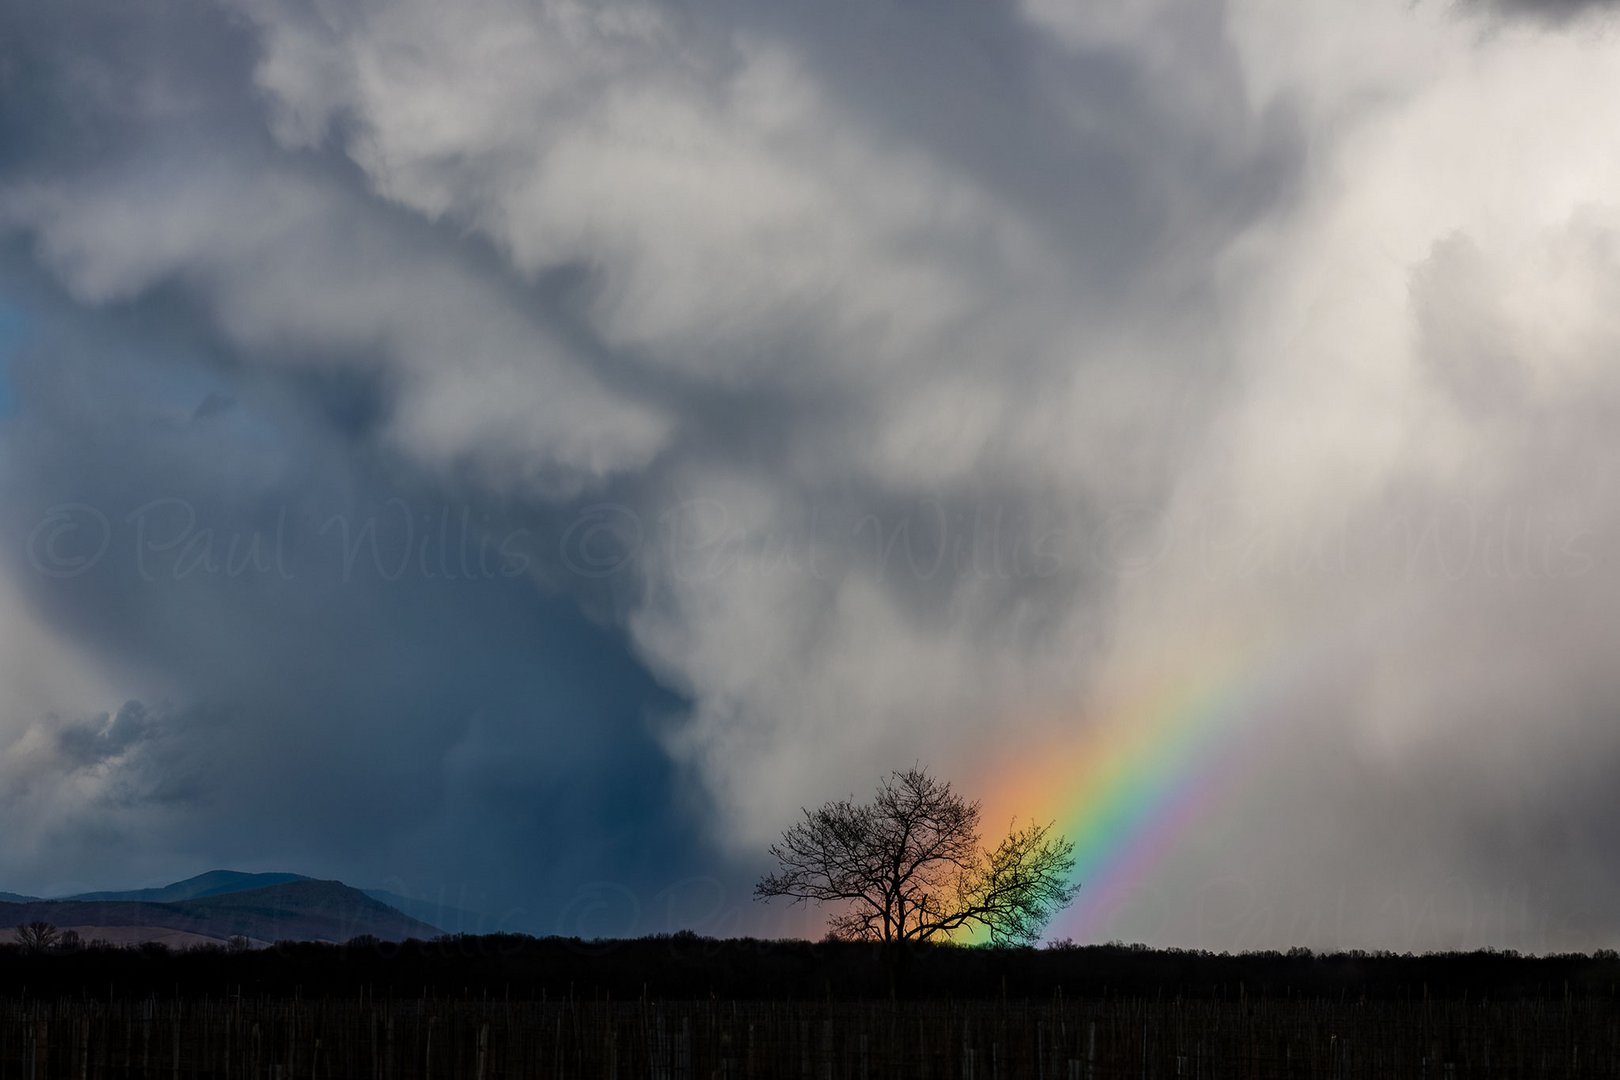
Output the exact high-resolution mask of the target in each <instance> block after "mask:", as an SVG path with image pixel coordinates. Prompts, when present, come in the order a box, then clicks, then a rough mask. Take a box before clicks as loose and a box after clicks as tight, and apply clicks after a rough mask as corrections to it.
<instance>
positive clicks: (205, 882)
mask: <svg viewBox="0 0 1620 1080" xmlns="http://www.w3.org/2000/svg"><path fill="white" fill-rule="evenodd" d="M309 880H311V879H310V878H307V877H305V876H304V875H303V874H244V873H242V872H241V871H240V870H210V871H208V872H207V873H205V874H198V875H197V876H196V877H189V878H186V879H185V880H184V881H176V882H174V883H173V884H170V885H164V886H162V887H160V888H156V889H123V890H116V891H112V892H87V893H77V894H75V895H73V896H62V897H58V898H57V899H59V900H137V901H145V902H147V903H153V904H173V903H177V902H179V901H181V900H198V899H201V898H202V897H205V896H223V895H224V894H226V893H234V892H245V891H247V890H248V889H263V888H265V887H267V886H270V885H285V884H287V883H288V882H292V881H309Z"/></svg>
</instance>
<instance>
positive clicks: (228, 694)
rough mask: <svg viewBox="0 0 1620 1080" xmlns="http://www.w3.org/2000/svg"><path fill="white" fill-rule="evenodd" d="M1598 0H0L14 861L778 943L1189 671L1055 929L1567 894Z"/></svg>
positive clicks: (1289, 934) (1602, 26)
mask: <svg viewBox="0 0 1620 1080" xmlns="http://www.w3.org/2000/svg"><path fill="white" fill-rule="evenodd" d="M1617 17H1620V16H1616V14H1614V7H1613V6H1612V5H1610V4H1606V3H1598V2H1586V3H1575V2H1569V0H1562V2H1542V3H1532V2H1529V0H1513V2H1508V0H1498V2H1457V3H1448V2H1440V0H1418V2H1416V3H1412V2H1409V0H1374V2H1371V3H1348V2H1346V3H1336V2H1323V3H1311V4H1278V3H1274V2H1271V0H1227V2H1225V3H1214V2H1210V0H1131V2H1127V3H1120V4H1106V5H1103V4H1097V5H1094V4H1080V3H1068V2H1063V0H1017V2H1007V3H985V2H984V0H938V2H936V3H932V4H927V5H921V4H917V3H911V2H903V0H817V2H816V3H799V2H788V3H781V4H772V5H762V4H751V3H742V2H739V0H665V2H659V3H651V2H639V0H623V2H617V3H612V4H597V3H585V2H579V0H466V2H464V3H457V4H448V3H444V2H442V0H349V2H338V0H11V2H8V3H6V4H5V5H3V6H0V822H3V828H0V889H5V890H11V891H20V892H25V893H39V894H61V893H67V892H71V891H75V890H80V889H90V888H106V887H132V886H136V885H148V884H154V883H161V882H164V881H169V880H173V879H175V878H179V877H183V876H186V875H188V874H191V873H195V872H199V871H201V870H204V869H208V868H212V867H231V868H236V869H244V870H292V871H297V872H301V873H306V874H314V875H318V876H323V877H326V876H330V877H338V878H342V879H343V880H345V881H349V882H351V883H354V884H359V885H365V886H380V887H385V888H389V889H391V890H393V891H395V892H400V893H407V894H411V895H415V896H424V897H430V898H442V899H444V900H445V901H446V902H449V903H453V904H455V905H457V906H460V907H463V908H466V909H469V910H473V911H477V912H479V913H482V914H483V915H484V916H485V918H486V919H487V925H485V926H483V927H480V928H485V929H514V930H524V931H530V932H535V933H564V934H581V935H584V936H595V935H608V934H613V935H618V934H641V933H650V932H655V931H661V930H671V929H677V928H681V927H690V928H693V929H696V930H698V931H700V932H703V933H710V934H732V933H741V932H752V933H760V934H768V935H788V934H804V935H809V936H819V933H820V925H819V922H818V921H817V919H816V917H815V915H814V913H813V912H812V913H808V914H806V913H804V912H802V911H784V910H780V909H772V908H768V907H762V906H760V905H758V904H755V903H754V902H753V901H752V900H751V899H750V889H751V884H752V882H753V880H754V879H755V878H756V877H757V876H758V874H759V873H760V872H761V871H762V870H763V869H765V868H766V867H765V864H764V862H763V859H764V848H765V846H766V845H767V844H768V843H769V842H770V840H771V839H772V838H773V837H774V836H775V835H776V834H777V833H779V832H780V830H781V829H782V828H783V827H784V826H785V825H787V824H788V823H790V822H791V821H792V820H793V819H794V817H795V816H796V815H797V813H798V809H799V807H800V806H803V805H813V804H815V803H819V802H820V801H822V800H824V799H827V798H831V797H837V796H842V795H845V794H850V793H854V794H863V793H865V792H868V791H870V789H871V788H872V786H873V784H874V783H875V782H876V781H877V780H878V779H879V778H880V776H881V775H882V774H883V773H884V772H886V771H887V770H889V769H892V768H905V767H908V766H910V765H911V764H913V763H919V762H920V763H924V764H926V765H927V766H929V767H930V768H932V769H934V770H935V771H936V772H938V773H939V774H941V775H943V776H946V777H949V778H951V779H952V780H954V781H955V782H956V783H957V785H958V786H959V787H960V788H961V789H962V790H963V791H965V792H966V793H968V794H970V795H974V794H978V793H979V792H980V790H981V789H982V790H984V791H992V792H994V793H995V797H994V799H993V800H992V801H991V802H990V803H988V804H987V810H991V811H994V812H995V813H997V814H1000V813H1017V814H1020V815H1025V816H1036V817H1040V818H1043V819H1044V818H1060V817H1065V816H1066V815H1072V814H1073V813H1074V812H1075V811H1076V808H1077V807H1080V806H1083V804H1084V803H1085V800H1086V798H1087V793H1086V792H1084V791H1078V790H1065V789H1064V788H1063V786H1062V784H1061V782H1059V783H1058V784H1057V786H1056V787H1054V786H1053V785H1052V783H1051V782H1050V780H1049V779H1048V781H1047V782H1045V783H1044V784H1043V785H1039V786H1037V785H1034V784H1031V785H1030V786H1028V787H1027V788H1023V787H1020V786H1019V784H1018V782H1017V778H1018V777H1020V776H1022V775H1025V773H1026V771H1027V770H1029V769H1034V768H1036V767H1037V766H1038V767H1039V769H1040V770H1041V773H1042V775H1043V776H1044V777H1048V778H1050V776H1051V775H1052V774H1053V772H1054V768H1053V762H1058V763H1059V764H1060V766H1061V763H1063V762H1065V761H1067V760H1069V759H1070V757H1069V756H1073V757H1074V760H1075V761H1076V774H1077V775H1078V774H1079V773H1080V772H1081V771H1083V770H1081V769H1080V767H1079V766H1080V765H1081V764H1082V762H1081V761H1080V760H1079V758H1080V757H1083V755H1085V754H1087V753H1089V752H1091V751H1090V750H1088V747H1091V746H1093V745H1094V742H1093V741H1092V736H1093V735H1095V734H1096V733H1097V731H1098V730H1099V729H1103V728H1107V727H1108V726H1109V725H1111V724H1123V723H1129V722H1133V721H1132V720H1131V717H1132V716H1134V715H1136V714H1133V713H1132V712H1131V710H1130V709H1129V708H1127V707H1125V705H1122V704H1121V703H1126V704H1128V703H1130V702H1132V701H1136V700H1141V699H1146V698H1152V697H1154V696H1155V694H1157V693H1158V691H1159V690H1160V689H1162V688H1164V687H1172V688H1174V687H1178V686H1187V687H1189V688H1191V689H1192V691H1193V692H1195V693H1206V694H1208V695H1213V696H1215V697H1217V698H1220V697H1224V699H1225V700H1226V701H1227V705H1226V706H1225V707H1224V708H1222V709H1217V710H1213V711H1212V713H1211V716H1212V717H1213V718H1212V719H1209V720H1208V721H1207V723H1204V724H1203V726H1202V727H1201V728H1200V729H1199V733H1198V734H1199V742H1198V746H1199V747H1200V750H1199V758H1198V760H1195V761H1191V762H1190V763H1188V766H1187V770H1186V772H1185V774H1184V776H1185V777H1187V778H1189V782H1192V781H1194V780H1196V781H1197V782H1198V783H1199V784H1201V785H1202V786H1203V787H1205V788H1210V787H1211V785H1210V784H1209V783H1208V781H1209V780H1210V777H1208V776H1200V775H1199V772H1200V770H1204V771H1211V770H1218V771H1219V772H1220V773H1221V775H1220V776H1217V777H1215V779H1216V780H1220V781H1222V782H1221V783H1217V784H1214V785H1213V788H1218V789H1219V790H1220V795H1219V797H1211V798H1210V799H1208V800H1207V801H1206V802H1205V803H1203V804H1201V805H1200V806H1199V807H1198V808H1197V809H1198V812H1197V813H1196V814H1195V815H1193V816H1192V818H1191V819H1190V820H1189V822H1188V823H1187V824H1186V825H1185V827H1184V828H1182V829H1180V830H1179V831H1178V832H1177V833H1176V835H1174V836H1173V837H1171V838H1170V839H1169V840H1168V842H1166V843H1165V844H1163V845H1162V846H1161V848H1156V849H1155V855H1154V858H1152V859H1151V860H1146V859H1143V860H1138V862H1140V863H1141V865H1140V866H1139V867H1138V868H1137V872H1136V874H1135V876H1134V877H1132V879H1131V880H1130V881H1128V882H1125V883H1124V884H1125V885H1128V890H1127V892H1126V893H1125V894H1124V895H1126V896H1127V898H1128V902H1124V903H1121V904H1120V905H1118V907H1117V909H1116V910H1111V911H1110V912H1107V913H1106V918H1102V919H1101V921H1094V922H1092V923H1087V924H1086V926H1085V928H1084V930H1085V933H1087V934H1091V935H1092V936H1095V937H1099V938H1102V939H1107V938H1121V939H1125V940H1143V941H1148V942H1150V943H1154V944H1164V945H1193V946H1202V947H1208V948H1217V949H1239V948H1261V947H1286V946H1288V945H1294V944H1303V945H1310V946H1315V947H1334V946H1340V947H1358V948H1394V949H1425V948H1437V947H1450V946H1459V945H1460V946H1476V945H1496V946H1502V947H1513V948H1520V949H1525V950H1534V951H1547V950H1554V949H1566V948H1577V949H1591V948H1596V947H1607V946H1611V945H1613V944H1614V943H1615V940H1616V938H1617V936H1620V813H1617V811H1620V795H1617V794H1616V787H1615V784H1614V781H1613V777H1614V775H1615V770H1616V768H1617V767H1620V664H1617V663H1616V653H1615V649H1616V645H1615V642H1616V641H1617V640H1620V544H1617V541H1620V490H1617V489H1616V487H1615V486H1614V481H1613V480H1612V479H1611V478H1613V477H1615V476H1617V475H1620V364H1617V363H1616V359H1617V357H1620V314H1617V312H1620V307H1617V305H1616V298H1617V297H1620V141H1617V136H1616V133H1617V132H1620V22H1617V21H1616V19H1617ZM1606 103H1607V104H1606ZM1139 722H1142V723H1149V722H1155V719H1154V718H1153V717H1152V716H1151V715H1148V716H1146V718H1145V719H1142V720H1140V721H1139ZM1166 740H1167V741H1166V744H1165V745H1164V746H1163V748H1162V753H1163V754H1164V755H1165V756H1167V757H1168V756H1173V755H1174V754H1176V753H1179V752H1181V751H1180V748H1179V747H1178V746H1177V745H1174V744H1173V743H1172V741H1171V736H1169V735H1167V736H1166ZM1056 772H1057V773H1058V774H1059V775H1061V773H1062V768H1061V767H1058V768H1057V769H1056ZM1008 778H1012V780H1009V779H1008ZM1127 779H1128V778H1127ZM1009 785H1010V786H1009ZM1213 788H1212V789H1213ZM1009 793H1010V794H1009ZM1099 884H1100V883H1099ZM1081 885H1082V895H1086V893H1085V890H1086V887H1087V885H1088V883H1087V882H1085V881H1082V882H1081ZM1066 925H1067V924H1065V922H1064V920H1063V919H1059V920H1058V921H1057V922H1056V923H1055V924H1054V926H1053V928H1052V932H1053V934H1054V936H1062V935H1063V934H1064V933H1066V932H1072V931H1074V929H1075V928H1074V927H1073V926H1069V927H1068V929H1067V930H1066Z"/></svg>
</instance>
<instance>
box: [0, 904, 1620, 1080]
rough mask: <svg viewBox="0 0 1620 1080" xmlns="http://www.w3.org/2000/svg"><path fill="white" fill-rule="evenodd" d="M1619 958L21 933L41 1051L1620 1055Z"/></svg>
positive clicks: (1430, 1074) (703, 1072)
mask: <svg viewBox="0 0 1620 1080" xmlns="http://www.w3.org/2000/svg"><path fill="white" fill-rule="evenodd" d="M1616 983H1620V959H1617V958H1616V957H1615V956H1613V955H1612V954H1608V953H1604V954H1600V955H1598V956H1595V957H1589V956H1558V957H1519V956H1515V955H1512V954H1502V953H1469V954H1450V955H1438V956H1423V957H1409V956H1394V955H1368V954H1346V955H1336V956H1324V957H1318V956H1311V955H1309V954H1305V953H1298V952H1296V953H1292V954H1288V955H1280V954H1275V953H1268V954H1244V955H1241V956H1227V955H1215V954H1203V953H1190V952H1176V951H1154V950H1147V949H1141V948H1127V947H1107V946H1102V947H1093V948H1081V949H1044V950H981V949H962V948H950V947H946V948H938V949H928V950H924V951H922V952H920V953H918V954H916V955H914V956H912V957H910V958H909V960H908V961H907V962H906V963H904V964H900V965H896V964H895V963H894V962H893V961H892V959H891V958H889V957H886V956H885V955H884V954H883V953H881V952H880V951H878V950H874V949H869V948H865V947H860V946H849V945H826V944H822V945H813V944H810V943H806V942H757V941H755V942H749V941H743V942H715V941H704V940H701V939H697V938H693V937H689V936H681V935H677V936H676V937H673V938H657V939H645V940H641V941H635V942H579V941H572V940H563V939H544V940H535V939H529V938H516V937H503V938H476V939H475V938H453V939H443V940H438V941H434V942H410V943H406V944H404V945H390V944H385V943H378V942H356V943H351V944H350V945H349V946H319V945H308V944H298V945H291V944H289V945H285V946H282V947H279V948H275V949H267V950H259V951H252V952H243V953H234V954H233V953H228V952H225V951H223V950H213V951H200V952H188V953H183V954H174V953H165V952H162V951H160V950H156V949H152V950H144V951H142V950H81V951H77V952H68V953H63V952H52V953H45V954H35V955H26V954H22V953H19V952H17V951H15V950H9V949H0V1080H11V1078H17V1077H23V1078H30V1080H49V1078H54V1077H82V1078H85V1080H89V1078H93V1077H160V1076H161V1077H165V1078H176V1077H185V1078H193V1077H242V1078H254V1077H262V1078H265V1080H293V1078H304V1077H309V1078H317V1077H319V1078H323V1080H324V1078H326V1077H373V1078H380V1077H423V1078H426V1077H433V1078H453V1077H466V1078H479V1080H484V1078H490V1080H493V1078H497V1077H626V1078H629V1077H638V1078H640V1077H647V1078H653V1080H676V1078H682V1080H696V1078H699V1077H728V1078H730V1077H793V1078H801V1077H803V1078H816V1080H820V1078H835V1077H836V1078H843V1077H941V1078H947V1077H948V1078H975V1080H989V1078H1003V1077H1005V1078H1009V1080H1011V1078H1022V1077H1031V1078H1039V1080H1048V1078H1055V1080H1078V1078H1093V1077H1095V1078H1101V1077H1127V1076H1128V1077H1167V1078H1168V1077H1423V1078H1425V1080H1427V1078H1435V1080H1444V1078H1450V1077H1517V1076H1523V1077H1570V1076H1589V1077H1609V1076H1620V1001H1617V1000H1616V997H1615V992H1616Z"/></svg>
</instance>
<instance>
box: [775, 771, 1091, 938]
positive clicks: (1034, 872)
mask: <svg viewBox="0 0 1620 1080" xmlns="http://www.w3.org/2000/svg"><path fill="white" fill-rule="evenodd" d="M803 814H804V817H803V819H802V820H801V821H799V822H797V823H796V824H794V825H793V826H792V827H790V828H789V829H788V830H787V831H786V832H784V833H783V834H782V839H781V840H780V841H778V842H777V843H775V844H773V845H771V848H770V853H771V856H772V857H773V858H774V859H776V861H777V863H778V864H779V866H780V868H779V869H778V870H777V871H776V872H775V873H771V874H767V875H766V876H765V877H763V878H761V879H760V881H759V883H758V884H757V885H756V886H755V888H754V895H755V896H756V898H758V899H762V900H768V899H771V898H773V897H789V898H791V899H792V901H793V902H794V903H806V902H808V903H814V904H816V905H818V906H821V905H827V906H831V907H833V908H834V909H835V910H834V911H833V913H832V914H831V916H830V917H829V919H828V929H829V931H830V932H831V933H832V934H833V935H834V936H835V937H839V938H846V939H853V940H865V941H884V942H905V941H927V940H930V939H932V938H950V937H951V936H952V935H954V934H956V933H958V932H960V931H965V930H971V929H982V930H984V931H986V932H987V933H988V935H989V937H990V940H991V941H992V942H993V943H996V944H1032V943H1033V942H1035V941H1036V940H1037V939H1039V937H1040V935H1041V931H1042V930H1043V929H1044V928H1045V926H1046V924H1047V922H1048V921H1050V919H1051V918H1052V916H1053V915H1055V914H1056V913H1057V912H1059V911H1061V910H1062V909H1063V908H1064V907H1065V906H1067V905H1068V904H1069V902H1070V901H1072V900H1073V899H1074V895H1075V893H1076V892H1077V891H1078V890H1079V887H1080V886H1079V885H1078V884H1070V883H1069V876H1070V875H1071V874H1072V873H1073V871H1074V854H1073V853H1074V845H1073V844H1071V843H1070V842H1069V841H1068V840H1067V839H1065V838H1064V837H1062V836H1061V835H1057V834H1054V833H1053V831H1052V828H1053V825H1052V823H1048V824H1045V825H1041V824H1030V825H1027V826H1024V827H1022V828H1020V827H1018V826H1017V824H1016V823H1014V825H1013V826H1012V827H1010V828H1009V829H1008V832H1007V835H1006V836H1005V837H1003V838H1002V839H1001V841H1000V842H999V843H997V844H996V846H995V847H993V848H987V847H984V846H982V845H981V840H980V833H979V817H980V804H979V803H978V802H977V801H972V802H970V801H968V800H967V799H965V798H964V797H963V796H961V795H959V794H957V793H956V792H955V791H953V790H952V789H951V785H950V783H949V782H947V781H942V780H937V779H935V778H934V777H932V776H929V775H928V773H927V772H926V771H925V770H923V769H921V768H912V769H908V770H906V771H904V772H901V771H898V770H897V771H895V772H893V773H891V774H890V775H889V776H888V778H887V779H886V780H884V782H883V783H882V784H881V785H880V786H879V788H878V791H877V795H876V797H875V798H874V799H873V800H872V801H871V802H868V803H856V802H855V801H854V800H853V799H840V800H837V801H833V802H828V803H826V804H824V805H822V806H821V807H820V808H818V809H816V810H804V811H803Z"/></svg>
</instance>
